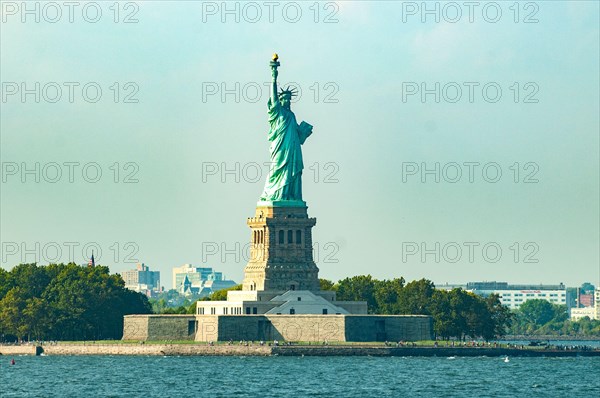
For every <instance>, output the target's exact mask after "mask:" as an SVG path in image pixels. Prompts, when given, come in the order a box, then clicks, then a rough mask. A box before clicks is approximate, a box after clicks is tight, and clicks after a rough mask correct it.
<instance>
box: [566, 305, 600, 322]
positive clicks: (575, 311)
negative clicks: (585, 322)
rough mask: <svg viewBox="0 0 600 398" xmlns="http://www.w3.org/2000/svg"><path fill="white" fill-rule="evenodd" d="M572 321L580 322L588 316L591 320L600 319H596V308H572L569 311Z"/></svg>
mask: <svg viewBox="0 0 600 398" xmlns="http://www.w3.org/2000/svg"><path fill="white" fill-rule="evenodd" d="M569 314H570V319H571V320H572V321H579V320H580V319H582V318H585V317H586V316H587V317H588V318H590V319H598V318H596V308H595V307H587V308H571V310H570V311H569Z"/></svg>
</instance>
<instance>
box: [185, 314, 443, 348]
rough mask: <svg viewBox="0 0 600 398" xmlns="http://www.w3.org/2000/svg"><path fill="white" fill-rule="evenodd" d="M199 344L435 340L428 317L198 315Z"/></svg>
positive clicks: (197, 335) (197, 334) (197, 336)
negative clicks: (246, 341) (202, 342)
mask: <svg viewBox="0 0 600 398" xmlns="http://www.w3.org/2000/svg"><path fill="white" fill-rule="evenodd" d="M196 320H197V322H198V325H197V333H196V341H228V340H233V341H239V340H254V341H258V340H266V341H269V340H271V341H272V340H284V341H311V342H323V341H331V342H336V341H340V342H342V341H358V342H361V341H362V342H366V341H386V340H387V341H401V340H409V341H418V340H429V339H431V338H432V321H431V317H428V316H384V315H242V316H239V315H218V316H217V315H212V316H211V315H209V316H206V315H205V316H201V315H200V316H197V317H196Z"/></svg>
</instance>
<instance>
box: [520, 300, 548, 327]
mask: <svg viewBox="0 0 600 398" xmlns="http://www.w3.org/2000/svg"><path fill="white" fill-rule="evenodd" d="M519 311H520V312H521V314H522V315H523V317H524V319H525V320H527V322H529V323H531V324H533V325H537V326H543V325H545V324H546V323H548V322H550V320H551V319H552V318H554V316H555V315H556V311H555V309H554V308H553V306H552V303H550V302H548V301H546V300H541V299H532V300H527V301H525V302H524V303H523V304H521V307H520V308H519Z"/></svg>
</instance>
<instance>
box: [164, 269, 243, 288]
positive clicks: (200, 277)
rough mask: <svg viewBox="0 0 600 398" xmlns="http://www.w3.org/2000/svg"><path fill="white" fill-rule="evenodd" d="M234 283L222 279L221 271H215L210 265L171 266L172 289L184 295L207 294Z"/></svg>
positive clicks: (231, 285)
mask: <svg viewBox="0 0 600 398" xmlns="http://www.w3.org/2000/svg"><path fill="white" fill-rule="evenodd" d="M236 284H237V283H235V282H234V281H232V280H225V279H223V273H222V272H216V271H214V270H213V269H212V268H210V267H194V266H193V265H191V264H184V265H182V266H181V267H173V289H175V290H177V292H178V293H179V294H181V295H184V296H191V295H194V296H207V295H209V294H211V293H213V292H216V291H218V290H222V289H227V288H230V287H233V286H235V285H236Z"/></svg>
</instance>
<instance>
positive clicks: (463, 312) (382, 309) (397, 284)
mask: <svg viewBox="0 0 600 398" xmlns="http://www.w3.org/2000/svg"><path fill="white" fill-rule="evenodd" d="M321 289H323V290H334V291H335V292H336V299H337V300H340V301H345V300H350V301H352V300H361V301H366V302H367V305H368V309H369V313H371V314H382V315H430V316H431V317H432V318H433V331H434V335H435V337H436V338H441V339H450V338H456V339H465V338H467V337H469V338H483V339H485V340H491V339H494V338H498V337H501V336H504V335H505V334H506V332H507V328H508V326H509V325H510V322H511V319H512V317H513V314H512V313H511V311H510V310H509V309H508V308H507V307H505V306H503V305H502V304H501V303H500V298H499V296H497V295H491V296H489V297H481V296H478V295H476V294H474V293H470V292H467V291H465V290H463V289H460V288H456V289H452V290H448V291H447V290H439V289H436V288H435V285H434V283H433V282H432V281H430V280H427V279H420V280H416V281H412V282H409V283H406V282H405V280H404V278H395V279H391V280H387V279H385V280H378V279H375V278H373V277H371V275H360V276H354V277H352V278H345V279H342V280H340V281H338V282H337V283H333V282H332V281H329V280H326V279H321Z"/></svg>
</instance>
